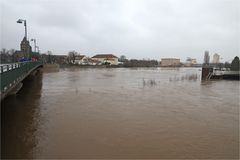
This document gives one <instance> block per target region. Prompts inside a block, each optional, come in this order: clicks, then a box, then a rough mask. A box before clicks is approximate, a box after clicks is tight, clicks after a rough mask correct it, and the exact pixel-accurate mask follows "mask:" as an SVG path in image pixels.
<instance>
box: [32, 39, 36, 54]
mask: <svg viewBox="0 0 240 160" xmlns="http://www.w3.org/2000/svg"><path fill="white" fill-rule="evenodd" d="M31 41H33V42H34V52H36V47H37V46H36V39H34V38H32V39H31Z"/></svg>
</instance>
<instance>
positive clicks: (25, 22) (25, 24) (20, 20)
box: [17, 19, 27, 40]
mask: <svg viewBox="0 0 240 160" xmlns="http://www.w3.org/2000/svg"><path fill="white" fill-rule="evenodd" d="M23 22H24V27H25V37H26V40H27V21H26V20H24V19H19V20H17V23H23Z"/></svg>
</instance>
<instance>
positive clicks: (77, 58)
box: [74, 55, 88, 65]
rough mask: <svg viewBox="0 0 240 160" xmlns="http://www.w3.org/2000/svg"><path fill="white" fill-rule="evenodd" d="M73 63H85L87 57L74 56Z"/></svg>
mask: <svg viewBox="0 0 240 160" xmlns="http://www.w3.org/2000/svg"><path fill="white" fill-rule="evenodd" d="M74 64H80V65H87V64H88V58H87V57H86V56H85V55H80V56H76V57H75V61H74Z"/></svg>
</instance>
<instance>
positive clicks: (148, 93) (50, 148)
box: [1, 68, 240, 159]
mask: <svg viewBox="0 0 240 160" xmlns="http://www.w3.org/2000/svg"><path fill="white" fill-rule="evenodd" d="M200 75H201V71H200V70H199V69H198V68H180V69H170V68H141V69H140V68H136V69H123V68H115V69H110V68H109V69H97V68H96V69H61V70H60V71H59V72H51V73H43V74H40V75H38V76H37V77H35V78H34V79H33V80H31V81H26V82H25V83H24V86H23V88H22V89H21V90H20V92H19V93H18V94H17V95H16V96H10V97H8V98H7V99H5V100H4V101H3V102H2V103H1V151H2V158H24V159H25V158H48V159H50V158H55V159H60V158H64V159H66V158H78V159H80V158H148V159H150V158H162V159H163V158H165V159H168V158H171V159H234V158H235V159H238V158H239V105H240V102H239V81H225V80H221V81H210V82H201V80H200V79H201V77H200Z"/></svg>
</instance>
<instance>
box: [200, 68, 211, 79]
mask: <svg viewBox="0 0 240 160" xmlns="http://www.w3.org/2000/svg"><path fill="white" fill-rule="evenodd" d="M211 72H213V68H211V67H209V66H203V67H202V80H207V78H208V76H209V73H211Z"/></svg>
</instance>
